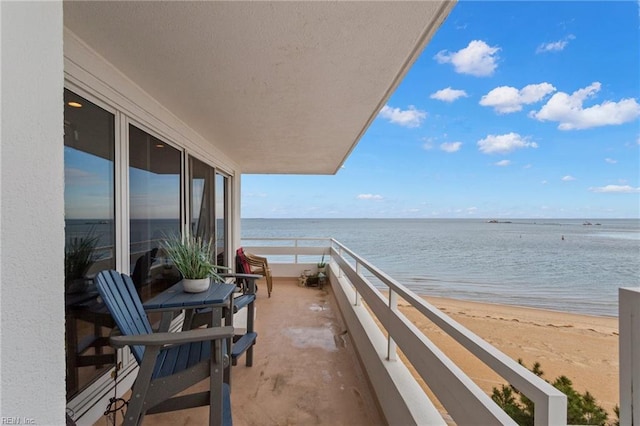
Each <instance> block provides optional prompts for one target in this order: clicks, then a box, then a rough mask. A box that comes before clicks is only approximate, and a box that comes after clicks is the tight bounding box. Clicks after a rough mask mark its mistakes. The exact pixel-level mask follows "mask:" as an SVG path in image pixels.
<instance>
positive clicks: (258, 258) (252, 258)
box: [244, 252, 269, 265]
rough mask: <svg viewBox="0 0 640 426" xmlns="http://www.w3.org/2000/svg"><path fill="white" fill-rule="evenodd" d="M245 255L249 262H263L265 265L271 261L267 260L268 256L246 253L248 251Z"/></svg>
mask: <svg viewBox="0 0 640 426" xmlns="http://www.w3.org/2000/svg"><path fill="white" fill-rule="evenodd" d="M244 256H245V257H246V258H247V260H248V261H249V263H252V262H253V263H261V264H264V265H269V263H268V262H267V258H266V257H262V256H257V255H255V254H251V253H246V252H245V254H244Z"/></svg>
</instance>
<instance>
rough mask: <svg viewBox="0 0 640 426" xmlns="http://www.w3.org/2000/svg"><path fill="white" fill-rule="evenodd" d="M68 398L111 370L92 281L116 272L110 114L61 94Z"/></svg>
mask: <svg viewBox="0 0 640 426" xmlns="http://www.w3.org/2000/svg"><path fill="white" fill-rule="evenodd" d="M64 101H65V107H64V207H65V255H64V272H65V286H64V287H65V315H66V330H65V334H66V336H65V338H66V345H65V350H66V367H67V368H66V373H67V377H66V381H67V398H68V399H69V398H71V397H72V396H74V395H75V394H77V393H78V392H79V390H80V389H82V388H83V387H85V386H86V385H88V384H89V383H91V382H92V381H93V380H95V379H96V378H97V377H99V376H100V375H102V374H103V373H104V372H105V371H106V370H107V369H108V368H110V367H113V363H114V351H113V349H112V348H111V347H110V346H109V343H108V339H107V337H105V336H108V335H109V332H110V330H111V327H113V322H112V320H111V318H110V316H109V315H108V314H106V313H105V312H104V311H102V310H101V309H100V305H99V304H98V303H96V301H95V299H96V292H95V287H94V286H93V283H92V281H91V277H93V276H94V275H95V273H96V272H98V271H100V270H102V269H113V268H115V259H116V245H115V195H114V194H115V176H114V174H115V172H114V165H115V162H114V161H115V116H114V114H113V113H111V112H109V111H107V110H105V109H103V108H101V107H100V106H98V105H96V104H95V103H93V102H90V101H89V100H87V99H85V98H83V97H81V96H78V95H77V94H75V93H73V92H71V91H70V90H65V91H64Z"/></svg>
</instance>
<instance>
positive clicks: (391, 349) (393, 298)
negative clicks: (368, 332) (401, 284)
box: [387, 288, 398, 361]
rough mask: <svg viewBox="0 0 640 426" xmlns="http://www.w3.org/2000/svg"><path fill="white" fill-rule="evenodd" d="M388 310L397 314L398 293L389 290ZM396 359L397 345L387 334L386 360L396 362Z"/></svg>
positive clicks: (389, 334)
mask: <svg viewBox="0 0 640 426" xmlns="http://www.w3.org/2000/svg"><path fill="white" fill-rule="evenodd" d="M389 309H390V310H391V312H392V313H393V314H394V315H397V314H398V293H396V292H395V291H393V290H392V289H391V288H389ZM397 359H398V345H396V342H395V341H394V340H393V339H392V338H391V333H387V360H388V361H396V360H397Z"/></svg>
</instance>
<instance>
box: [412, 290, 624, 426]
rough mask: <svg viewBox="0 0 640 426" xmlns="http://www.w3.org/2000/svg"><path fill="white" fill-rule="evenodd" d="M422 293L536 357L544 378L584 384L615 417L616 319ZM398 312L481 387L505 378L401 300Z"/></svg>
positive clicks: (495, 339) (476, 328)
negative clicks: (560, 378) (557, 378)
mask: <svg viewBox="0 0 640 426" xmlns="http://www.w3.org/2000/svg"><path fill="white" fill-rule="evenodd" d="M425 299H426V300H427V301H428V302H429V303H431V304H433V305H434V306H436V307H437V308H439V309H441V310H442V311H443V312H445V313H447V314H448V315H450V316H451V317H452V318H454V319H455V320H456V321H458V322H459V323H461V324H462V325H464V326H465V327H467V328H468V329H470V330H471V331H473V332H474V333H476V334H477V335H479V336H480V337H482V338H483V339H485V340H487V341H488V342H490V343H491V344H493V345H494V346H495V347H497V348H498V349H500V350H501V351H502V352H504V353H505V354H507V355H509V356H510V357H512V358H513V359H516V360H517V359H519V358H520V359H522V360H523V362H524V363H525V365H526V366H528V367H530V366H531V365H532V364H533V363H534V362H536V361H537V362H539V363H541V366H542V370H543V371H544V376H543V377H544V378H546V379H547V380H548V381H553V380H554V379H555V378H556V377H558V376H560V375H565V376H567V377H568V378H569V379H571V381H572V382H573V384H574V388H575V389H576V390H578V391H579V392H584V391H585V390H588V391H589V392H590V393H591V394H592V395H594V396H595V398H596V399H597V401H598V403H599V404H600V405H601V406H602V407H603V408H604V409H605V410H607V412H608V413H609V419H612V418H613V417H614V414H613V407H614V406H615V405H616V404H618V400H619V399H618V393H619V390H618V319H617V318H611V317H596V316H588V315H577V314H570V313H563V312H555V311H547V310H541V309H531V308H524V307H516V306H508V305H494V304H487V303H477V302H467V301H461V300H454V299H446V298H435V297H425ZM399 306H400V309H401V310H402V312H403V313H404V314H405V315H406V316H407V317H408V318H409V319H410V320H411V321H412V322H413V323H414V324H416V325H417V326H418V327H419V328H420V329H421V330H423V331H424V333H425V334H426V335H427V336H428V337H429V338H430V339H431V340H432V341H433V342H434V343H435V344H436V345H438V347H439V348H440V349H441V350H442V351H443V352H445V353H446V354H447V356H449V357H450V358H451V359H452V360H453V361H454V362H455V363H456V364H457V365H458V366H459V367H460V368H461V369H462V370H464V371H465V372H466V373H467V374H468V375H469V376H470V377H471V378H472V379H473V380H474V381H475V382H476V383H477V384H478V385H479V386H480V387H481V388H482V389H484V390H485V391H486V392H488V393H490V392H491V389H492V388H493V387H499V386H500V385H501V384H503V383H506V382H505V381H504V380H503V379H502V378H501V377H500V376H498V375H497V374H495V373H494V372H493V371H492V370H490V369H489V368H488V367H486V366H485V365H484V364H483V363H482V362H480V361H478V360H477V359H476V358H475V357H474V356H473V355H471V354H470V353H469V352H468V351H467V350H466V349H464V348H462V347H461V346H460V345H459V344H458V343H456V342H455V341H453V340H452V339H451V338H450V337H448V336H446V335H445V334H444V333H443V332H442V331H441V330H440V329H439V328H437V327H436V326H434V325H433V324H432V323H431V322H430V321H428V320H427V319H425V318H424V317H422V315H420V314H418V312H417V311H416V310H415V309H413V308H411V307H409V306H408V305H407V304H406V303H402V302H401V303H399Z"/></svg>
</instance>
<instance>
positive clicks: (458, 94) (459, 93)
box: [429, 87, 469, 102]
mask: <svg viewBox="0 0 640 426" xmlns="http://www.w3.org/2000/svg"><path fill="white" fill-rule="evenodd" d="M429 97H430V98H431V99H437V100H439V101H444V102H453V101H455V100H456V99H459V98H466V97H469V95H467V92H465V91H464V90H458V89H452V88H451V87H447V88H446V89H442V90H438V91H437V92H435V93H432V94H431V96H429Z"/></svg>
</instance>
